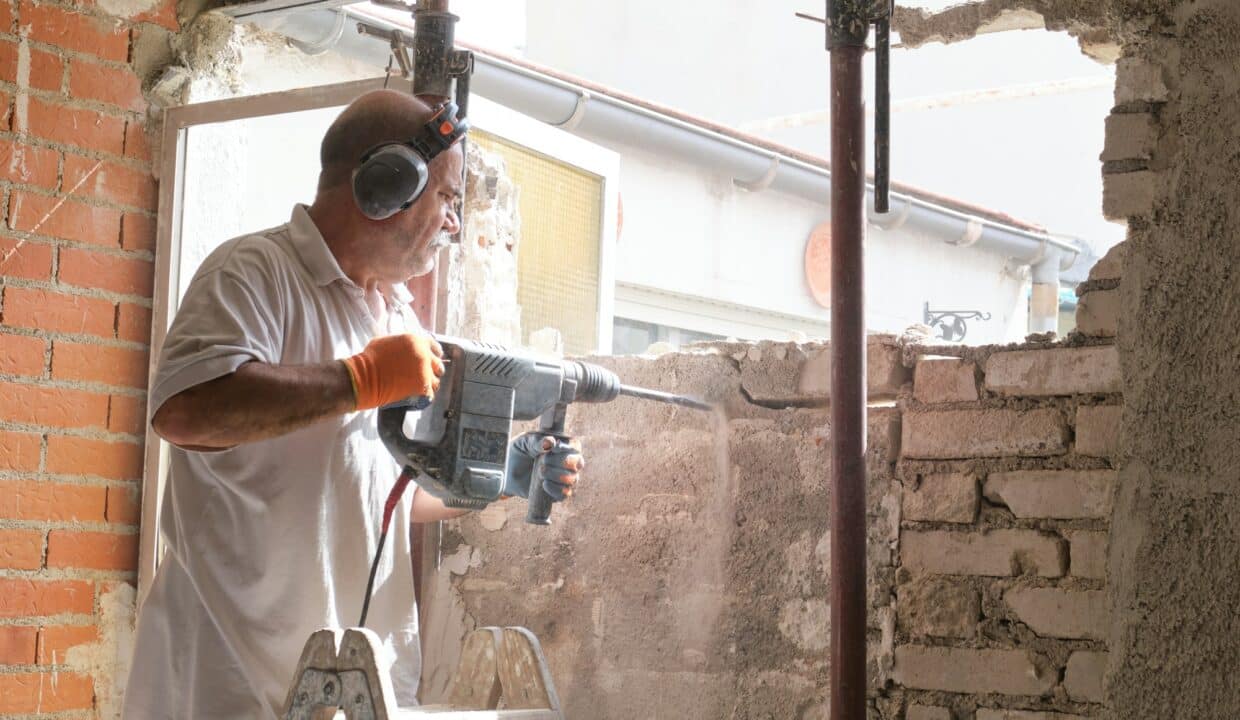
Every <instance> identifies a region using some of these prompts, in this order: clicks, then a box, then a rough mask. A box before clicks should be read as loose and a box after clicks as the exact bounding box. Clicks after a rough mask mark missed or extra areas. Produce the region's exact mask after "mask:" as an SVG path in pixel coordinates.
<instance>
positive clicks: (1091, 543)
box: [1064, 530, 1107, 580]
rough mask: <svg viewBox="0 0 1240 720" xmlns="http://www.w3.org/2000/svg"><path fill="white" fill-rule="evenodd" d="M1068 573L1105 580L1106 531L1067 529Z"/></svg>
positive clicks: (1065, 533)
mask: <svg viewBox="0 0 1240 720" xmlns="http://www.w3.org/2000/svg"><path fill="white" fill-rule="evenodd" d="M1064 535H1065V536H1067V538H1068V557H1069V567H1070V570H1069V574H1070V575H1075V576H1076V577H1083V578H1091V579H1095V580H1105V579H1106V576H1107V533H1105V532H1096V531H1093V530H1067V531H1065V532H1064Z"/></svg>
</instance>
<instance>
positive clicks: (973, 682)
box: [425, 281, 1121, 720]
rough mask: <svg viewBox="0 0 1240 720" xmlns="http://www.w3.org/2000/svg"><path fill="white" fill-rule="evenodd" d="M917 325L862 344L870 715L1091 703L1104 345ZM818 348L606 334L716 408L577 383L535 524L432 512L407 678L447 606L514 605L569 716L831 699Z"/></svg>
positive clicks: (1102, 541)
mask: <svg viewBox="0 0 1240 720" xmlns="http://www.w3.org/2000/svg"><path fill="white" fill-rule="evenodd" d="M1099 282H1101V281H1099ZM919 340H920V339H919V338H917V337H915V336H914V337H909V338H904V339H903V340H902V341H897V340H896V339H894V338H877V337H876V338H872V339H871V342H870V346H869V361H870V362H869V375H870V377H869V386H870V395H871V399H872V401H873V403H874V404H873V406H872V407H871V409H870V421H869V434H868V437H869V449H868V471H869V478H868V481H867V482H868V486H867V487H868V491H867V518H866V522H867V526H868V530H867V538H868V555H869V558H868V559H869V563H868V567H869V580H868V583H867V593H868V597H869V601H870V602H869V604H870V609H869V624H870V666H869V669H868V673H869V677H870V681H871V698H872V708H871V715H872V717H875V718H880V717H881V718H884V719H890V720H897V719H899V718H907V719H908V720H1075V719H1077V718H1086V717H1091V718H1092V717H1100V716H1101V714H1102V712H1103V710H1104V707H1103V701H1104V696H1103V690H1102V678H1103V671H1104V668H1105V665H1106V659H1107V656H1106V636H1107V632H1108V629H1109V625H1108V616H1107V611H1106V595H1105V587H1106V569H1105V562H1104V558H1105V552H1106V546H1107V534H1108V527H1109V519H1110V514H1111V507H1112V498H1113V495H1114V489H1115V484H1116V473H1115V470H1114V468H1113V465H1112V463H1111V457H1112V455H1113V453H1114V447H1115V443H1116V439H1117V433H1116V430H1117V427H1118V420H1119V414H1120V411H1121V398H1120V395H1119V360H1118V354H1117V352H1116V350H1115V347H1114V346H1113V345H1112V344H1111V342H1110V340H1109V339H1107V338H1105V337H1084V336H1075V337H1074V338H1073V339H1072V340H1071V341H1070V342H1068V343H1059V344H1048V343H1040V344H1031V345H1026V346H1016V347H1011V348H997V347H987V348H961V347H958V346H953V347H944V348H935V347H930V346H927V345H923V344H920V341H919ZM828 360H829V358H828V349H827V348H826V347H824V346H822V345H816V344H810V345H796V344H783V343H779V344H776V343H761V344H756V345H747V344H727V343H723V344H715V345H706V346H700V347H699V349H698V350H696V351H694V352H691V353H682V354H670V355H664V356H661V357H659V358H657V359H650V358H614V359H604V360H603V362H605V363H607V364H608V365H610V366H611V367H613V368H614V369H615V370H616V371H617V372H619V373H620V374H621V376H622V377H623V378H624V379H625V380H626V382H632V383H637V384H647V385H650V386H653V387H658V388H665V389H670V390H675V391H677V392H689V393H697V394H699V395H702V396H704V397H707V398H710V399H712V400H715V401H719V402H721V403H722V405H723V410H722V411H721V412H720V413H719V414H718V415H717V416H716V417H710V416H707V415H703V414H698V413H692V412H688V411H685V410H681V409H674V408H665V407H662V406H658V405H652V404H643V403H639V402H636V401H631V400H619V401H617V402H615V403H612V404H609V405H604V406H580V407H574V408H573V412H572V415H571V416H570V425H569V427H570V429H571V430H572V431H573V432H574V433H577V434H580V435H581V436H582V437H583V440H584V444H585V451H586V456H587V463H588V465H589V469H588V470H587V476H588V480H587V482H588V483H589V484H588V486H586V487H585V488H584V489H583V491H582V492H581V494H580V496H579V497H577V498H576V499H575V500H574V501H573V502H572V503H570V504H568V505H567V506H565V507H562V508H557V516H556V524H555V525H554V526H553V527H552V528H541V527H527V526H525V525H523V524H522V522H521V518H522V514H523V513H524V504H523V503H520V502H510V503H507V504H501V505H498V506H496V507H493V508H491V509H489V510H488V511H486V512H485V513H482V514H481V515H480V516H479V517H473V518H467V519H465V520H463V521H461V522H458V523H455V524H453V525H451V526H450V527H449V529H448V530H447V532H446V536H445V538H446V539H445V545H444V547H443V557H444V558H445V560H444V563H445V566H446V570H445V571H444V572H442V573H440V574H439V575H438V576H437V580H436V583H435V587H434V589H433V590H432V591H431V593H430V597H429V598H427V602H428V603H429V613H430V622H429V625H430V627H429V631H430V633H432V637H431V638H430V640H429V644H428V658H427V685H426V688H425V692H426V697H425V699H429V700H432V701H433V700H434V699H435V698H436V697H438V694H439V693H442V692H443V689H444V684H445V682H446V681H447V677H448V675H449V671H450V670H451V668H452V666H453V663H454V662H455V654H454V652H453V650H454V649H455V647H456V646H457V645H459V642H460V636H461V634H462V633H463V632H464V631H465V630H467V629H472V628H473V627H475V626H481V625H488V624H498V625H512V624H523V625H526V626H528V627H530V628H531V629H532V630H533V631H534V632H535V633H536V634H537V635H538V636H539V637H540V639H541V640H542V642H543V646H544V649H545V650H546V652H547V656H548V659H549V662H550V664H551V667H552V672H553V675H554V677H555V680H556V683H557V686H558V687H559V689H560V693H561V697H562V699H563V700H564V702H565V704H566V707H567V708H568V711H569V713H570V716H581V717H595V718H611V717H616V718H619V717H656V718H658V717H666V718H672V717H676V718H682V717H683V718H718V717H735V718H764V717H774V718H785V717H787V718H819V717H825V713H826V705H825V701H826V698H827V693H828V691H829V688H828V686H827V682H828V666H827V662H828V661H827V646H828V640H829V627H828V621H829V606H828V604H827V597H828V581H829V576H828V572H829V566H830V557H829V553H830V547H829V534H828V530H829V527H828V522H827V519H828V511H829V507H828V498H829V493H828V487H827V479H828V477H829V472H830V459H829V453H828V447H829V443H828V442H827V440H828V438H829V432H830V431H829V427H828V419H829V412H828V410H827V408H826V407H824V405H825V404H826V403H827V402H828V401H829V398H827V397H826V390H827V388H826V382H827V378H829V363H828Z"/></svg>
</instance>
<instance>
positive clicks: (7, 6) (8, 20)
mask: <svg viewBox="0 0 1240 720" xmlns="http://www.w3.org/2000/svg"><path fill="white" fill-rule="evenodd" d="M15 20H17V15H16V13H15V12H14V8H13V0H0V32H6V33H11V32H13V25H14V21H15Z"/></svg>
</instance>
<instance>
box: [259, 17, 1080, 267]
mask: <svg viewBox="0 0 1240 720" xmlns="http://www.w3.org/2000/svg"><path fill="white" fill-rule="evenodd" d="M342 14H343V15H344V16H346V18H347V27H346V29H345V31H344V32H343V33H342V34H340V35H339V36H338V38H335V46H334V47H335V50H336V51H337V52H339V53H341V54H343V55H346V56H350V57H353V58H355V59H357V60H360V61H362V62H366V63H369V64H371V65H374V66H375V67H376V68H381V67H385V66H386V65H387V62H388V58H389V55H390V52H391V51H390V48H389V45H388V43H386V42H383V41H381V40H379V39H377V38H376V37H374V36H373V35H369V34H366V35H364V34H361V33H359V32H357V31H356V30H355V28H356V26H357V24H359V23H360V24H364V25H366V26H368V27H371V28H374V29H377V30H381V31H384V32H385V33H390V32H392V31H399V32H402V33H405V34H410V31H409V29H408V28H407V27H403V26H401V25H399V24H398V23H395V22H393V21H391V20H390V19H388V18H385V17H382V16H379V15H375V14H373V13H370V12H367V11H366V10H364V9H362V8H356V7H348V8H314V9H305V8H299V9H290V10H284V11H280V12H275V13H270V14H267V15H261V16H252V17H249V18H247V20H249V21H251V22H255V23H256V24H258V25H260V26H261V27H264V28H266V29H268V30H272V31H275V32H279V33H281V34H284V35H286V36H288V37H289V38H291V39H293V40H297V41H300V42H303V43H307V44H311V45H314V46H316V47H318V46H320V45H322V44H323V43H324V42H328V41H331V40H332V39H333V36H334V35H335V30H336V28H337V23H338V22H339V20H338V18H339V16H340V15H342ZM410 37H412V36H411V35H410ZM474 54H475V70H474V75H473V84H472V88H471V90H472V92H474V93H477V94H479V95H482V96H483V97H486V98H488V99H489V100H492V101H494V102H496V103H499V104H501V105H504V106H506V107H509V108H511V109H513V110H516V111H517V112H520V113H522V114H524V115H528V116H530V117H533V118H535V119H537V120H540V121H542V122H545V123H547V124H549V125H554V126H562V127H563V128H564V129H569V130H571V132H573V133H574V134H577V135H583V136H586V137H588V138H595V139H599V140H613V141H619V142H627V143H639V144H640V146H641V147H642V149H643V150H646V151H649V152H655V153H659V154H665V155H668V156H670V157H677V158H680V159H682V160H684V161H687V162H692V163H694V164H697V165H701V166H706V167H709V168H712V169H714V170H715V171H717V172H720V173H722V174H726V175H728V176H729V177H731V178H733V179H734V181H735V182H737V184H738V186H740V187H746V186H747V185H749V184H753V185H755V186H756V187H757V188H759V189H771V190H777V191H780V192H784V193H788V194H791V195H795V196H797V197H800V198H802V199H805V200H807V201H810V202H814V203H818V204H822V203H823V199H824V198H826V197H829V196H830V191H831V173H830V171H829V170H828V169H827V168H825V167H822V166H819V165H815V164H813V163H810V162H806V161H805V160H803V159H801V158H799V157H794V156H791V155H785V154H782V153H779V152H775V151H773V150H770V149H767V148H763V147H759V146H757V145H753V144H751V143H748V142H745V141H744V140H742V139H739V138H735V137H731V136H728V135H724V134H722V133H718V132H715V131H713V130H711V129H710V128H706V127H702V126H700V125H695V124H693V123H690V122H686V121H684V120H681V119H679V118H675V117H669V116H667V115H663V114H661V113H658V112H656V111H654V110H651V109H649V108H646V107H642V106H640V105H636V104H634V103H631V102H628V101H626V100H624V99H621V98H616V97H611V96H608V95H603V94H601V93H596V92H591V91H590V90H589V89H588V88H584V87H581V86H580V85H577V84H574V83H571V82H569V81H567V80H564V79H561V78H558V77H553V76H551V75H548V74H546V73H542V72H539V71H538V70H536V69H533V68H529V67H525V66H523V65H519V64H517V63H514V62H510V61H508V60H505V59H503V58H499V57H495V56H493V55H488V54H486V53H485V52H483V51H477V50H476V51H475V53H474ZM755 180H757V181H758V182H756V183H755ZM865 194H866V218H867V220H868V222H869V223H870V224H871V225H873V226H875V227H878V228H881V229H884V230H895V229H897V228H900V227H908V228H916V229H920V230H922V231H924V232H926V233H927V234H932V235H935V236H938V237H944V238H948V240H947V242H948V243H949V244H953V245H964V246H968V245H971V246H974V247H977V248H980V249H983V250H986V251H988V252H991V253H995V254H997V255H1000V256H1002V257H1004V258H1007V259H1009V260H1011V261H1014V262H1015V263H1016V264H1019V265H1022V266H1032V265H1033V264H1034V263H1036V262H1038V261H1039V260H1040V259H1041V256H1042V254H1043V252H1044V251H1043V247H1045V246H1050V247H1054V248H1057V249H1059V250H1060V251H1062V257H1063V260H1064V266H1063V267H1061V269H1062V270H1063V271H1064V279H1065V280H1069V281H1078V279H1079V280H1083V279H1084V277H1085V273H1086V272H1087V271H1088V265H1089V264H1090V263H1089V260H1090V259H1092V255H1091V253H1090V252H1089V250H1088V248H1086V247H1085V246H1084V245H1083V244H1078V243H1077V242H1073V241H1068V240H1064V239H1060V238H1056V237H1053V236H1051V235H1048V234H1046V233H1039V232H1033V231H1029V230H1022V229H1020V228H1015V227H1012V226H1009V225H1004V224H1002V223H1000V222H997V221H994V220H991V219H989V218H983V217H978V216H974V215H970V214H968V213H965V212H961V211H958V210H955V209H952V208H949V207H944V206H942V205H938V204H936V203H934V202H931V201H929V200H926V199H924V198H921V197H917V196H915V195H911V194H908V193H902V192H895V191H893V192H892V193H891V212H890V213H889V214H886V215H879V214H877V213H875V212H874V207H873V203H874V195H873V187H872V186H869V185H867V187H866V191H865Z"/></svg>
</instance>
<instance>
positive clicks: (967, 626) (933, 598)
mask: <svg viewBox="0 0 1240 720" xmlns="http://www.w3.org/2000/svg"><path fill="white" fill-rule="evenodd" d="M896 597H897V604H896V607H897V612H898V620H899V623H900V628H901V629H902V630H904V631H906V632H908V633H909V634H911V635H916V636H919V637H926V636H930V637H943V638H971V637H973V636H974V635H976V634H977V623H978V618H980V617H981V614H982V608H981V599H980V598H979V596H978V593H977V591H976V590H974V589H973V588H971V587H968V586H965V585H961V584H960V583H959V582H957V581H954V580H948V579H945V578H940V577H933V576H929V577H923V578H919V579H917V580H915V581H913V582H911V583H908V584H906V585H901V586H900V587H899V588H897V589H896Z"/></svg>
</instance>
